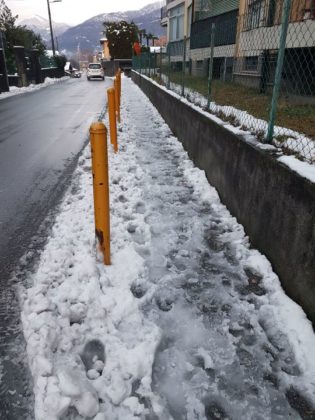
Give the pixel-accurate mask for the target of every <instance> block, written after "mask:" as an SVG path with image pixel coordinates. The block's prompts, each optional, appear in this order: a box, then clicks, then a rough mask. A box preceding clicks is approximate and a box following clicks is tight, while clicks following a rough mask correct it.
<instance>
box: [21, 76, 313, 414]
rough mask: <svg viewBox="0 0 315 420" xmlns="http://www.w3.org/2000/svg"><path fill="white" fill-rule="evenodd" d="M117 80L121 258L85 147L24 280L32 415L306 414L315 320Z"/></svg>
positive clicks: (113, 190)
mask: <svg viewBox="0 0 315 420" xmlns="http://www.w3.org/2000/svg"><path fill="white" fill-rule="evenodd" d="M122 81H123V85H122V92H123V95H122V110H121V118H122V123H121V124H120V126H119V153H117V154H115V153H114V152H113V150H112V148H111V147H109V167H110V201H111V235H112V238H111V252H112V265H111V266H104V265H103V264H102V256H101V255H100V254H99V253H98V251H97V246H96V243H95V238H94V214H93V195H92V174H91V154H90V147H89V146H87V147H86V149H85V150H84V152H83V154H82V156H81V158H80V160H79V164H78V168H77V170H76V172H75V174H74V177H73V183H72V186H71V188H70V189H69V191H68V193H67V194H66V196H65V199H64V201H63V203H62V205H61V206H60V213H59V215H58V216H57V218H56V221H55V225H54V228H53V231H52V234H51V237H50V238H49V240H48V243H47V245H46V246H45V249H44V250H43V252H42V255H41V258H40V262H39V264H38V267H37V269H36V271H35V272H34V273H29V275H28V282H27V283H28V284H29V286H28V288H26V289H24V290H21V304H22V323H23V328H24V334H25V339H26V342H27V352H28V359H29V365H30V368H31V372H32V375H33V379H34V393H35V415H36V419H37V420H56V419H89V418H91V419H92V418H93V419H94V420H105V419H110V420H114V419H117V420H121V419H124V420H131V419H139V418H141V419H145V418H147V419H149V418H150V419H163V420H167V419H183V418H186V419H188V420H192V419H200V420H202V419H236V420H238V419H244V420H247V419H248V420H252V419H253V418H255V419H257V420H258V419H260V420H262V419H264V420H266V419H270V420H271V419H272V420H274V419H277V420H278V419H279V420H280V419H288V418H294V419H298V418H300V416H299V414H298V412H297V411H296V410H295V409H294V408H296V407H295V406H294V401H296V400H299V399H300V400H301V401H302V402H303V404H304V405H303V404H302V406H303V407H307V408H308V407H309V406H310V404H311V403H312V402H313V403H314V402H315V381H314V378H315V360H314V348H315V336H314V333H313V330H312V326H311V324H310V322H309V321H308V320H307V318H306V316H305V314H304V312H303V311H302V309H301V308H300V307H299V306H298V305H297V304H295V303H294V302H293V301H292V300H290V299H289V298H288V297H287V296H286V295H285V293H284V291H283V290H282V288H281V286H280V283H279V280H278V278H277V276H276V274H275V273H274V272H273V271H272V268H271V265H270V263H269V262H268V261H267V259H266V258H265V257H264V256H263V255H261V254H260V253H259V252H258V251H257V250H255V249H252V248H251V247H250V243H249V240H248V238H247V237H246V235H245V233H244V229H243V227H242V226H241V225H239V224H238V223H237V220H236V219H235V218H233V217H232V216H231V214H230V213H229V212H228V210H227V209H226V207H225V206H224V205H223V204H222V203H221V202H220V200H219V197H218V194H217V192H216V190H215V189H214V188H213V187H211V186H210V185H209V184H208V182H207V179H206V177H205V174H204V172H203V171H201V170H199V169H198V168H196V167H194V165H193V164H192V162H191V161H190V160H189V158H188V155H187V153H186V152H185V151H184V150H183V147H182V145H181V143H180V142H179V141H178V140H177V139H176V138H175V137H174V136H173V135H172V133H171V131H170V129H169V128H168V126H167V125H166V123H165V122H164V121H163V120H162V118H161V116H160V115H159V114H158V112H157V110H156V109H155V108H154V107H153V105H152V104H151V103H150V102H149V101H148V99H147V98H146V97H145V95H144V94H143V93H142V92H141V91H140V90H139V88H138V87H137V86H136V85H134V84H133V82H132V81H131V80H130V79H126V78H123V79H122ZM105 123H106V124H107V120H106V121H105ZM305 404H306V405H305ZM307 404H309V406H308V405H307ZM310 407H311V406H310ZM310 410H311V408H310Z"/></svg>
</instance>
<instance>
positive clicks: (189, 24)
mask: <svg viewBox="0 0 315 420" xmlns="http://www.w3.org/2000/svg"><path fill="white" fill-rule="evenodd" d="M191 18H192V5H190V6H189V7H188V9H187V36H188V37H190V28H191Z"/></svg>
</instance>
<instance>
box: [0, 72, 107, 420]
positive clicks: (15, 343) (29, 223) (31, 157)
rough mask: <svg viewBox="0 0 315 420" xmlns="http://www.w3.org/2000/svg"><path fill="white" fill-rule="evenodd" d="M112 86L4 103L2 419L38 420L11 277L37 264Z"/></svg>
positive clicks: (59, 90)
mask: <svg viewBox="0 0 315 420" xmlns="http://www.w3.org/2000/svg"><path fill="white" fill-rule="evenodd" d="M107 85H109V81H108V82H105V83H104V82H98V81H96V82H87V81H86V78H85V77H83V78H82V79H70V80H67V81H62V82H59V83H56V84H54V85H52V86H48V87H45V88H43V89H40V90H36V91H34V92H29V93H25V94H23V95H17V96H13V97H9V98H5V99H2V100H0V127H1V131H0V201H1V206H0V267H1V270H0V271H1V277H0V337H1V341H0V413H1V414H0V418H1V419H2V418H5V419H24V418H33V414H32V410H33V407H32V399H33V397H32V386H31V385H30V383H31V382H30V376H29V373H28V369H27V367H26V365H27V358H26V353H25V349H24V347H25V344H24V340H23V338H22V333H21V327H20V313H19V304H18V301H17V296H16V293H15V285H16V280H17V279H18V273H15V276H13V277H12V274H13V271H14V269H15V267H16V265H17V263H18V261H19V259H20V258H21V257H22V255H23V254H24V253H25V251H26V250H27V249H29V254H28V257H27V259H26V260H25V262H27V263H28V264H30V265H33V264H34V262H35V260H36V251H39V250H40V248H41V246H42V244H43V243H44V241H45V238H46V237H47V234H48V231H49V223H48V224H46V225H45V226H42V228H41V233H40V235H38V230H39V227H40V225H41V223H42V222H43V220H44V219H45V217H46V216H47V215H48V212H50V213H52V212H53V210H54V208H55V207H56V205H57V204H58V202H59V200H60V198H61V197H62V194H63V192H64V190H65V188H66V186H67V185H68V183H69V180H70V177H71V174H72V172H73V170H74V168H75V166H76V163H77V157H78V154H79V152H80V151H81V149H82V147H83V146H84V145H85V144H86V141H87V138H88V128H89V125H90V123H91V122H92V121H93V120H96V119H97V118H98V116H99V115H100V113H102V112H103V111H104V107H105V103H106V86H107ZM102 110H103V111H102ZM36 234H37V237H36V238H35V239H34V238H33V237H34V235H36ZM32 238H33V239H32ZM3 416H4V417H3ZM28 416H29V417H28Z"/></svg>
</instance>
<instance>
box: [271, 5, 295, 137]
mask: <svg viewBox="0 0 315 420" xmlns="http://www.w3.org/2000/svg"><path fill="white" fill-rule="evenodd" d="M291 4H292V0H285V1H284V9H283V13H282V25H281V36H280V45H279V52H278V60H277V68H276V75H275V82H274V86H273V92H272V100H271V109H270V114H269V124H268V132H267V138H266V141H267V142H268V143H271V142H272V138H273V133H274V127H275V120H276V113H277V106H278V99H279V93H280V86H281V76H282V69H283V61H284V53H285V44H286V40H287V34H288V27H289V20H290V10H291Z"/></svg>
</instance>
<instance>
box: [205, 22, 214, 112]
mask: <svg viewBox="0 0 315 420" xmlns="http://www.w3.org/2000/svg"><path fill="white" fill-rule="evenodd" d="M214 37H215V23H212V26H211V39H210V60H209V76H208V101H207V109H210V102H211V90H212V74H213V55H214Z"/></svg>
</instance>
